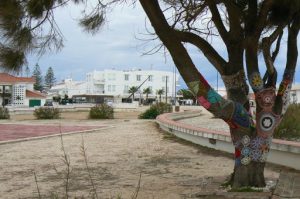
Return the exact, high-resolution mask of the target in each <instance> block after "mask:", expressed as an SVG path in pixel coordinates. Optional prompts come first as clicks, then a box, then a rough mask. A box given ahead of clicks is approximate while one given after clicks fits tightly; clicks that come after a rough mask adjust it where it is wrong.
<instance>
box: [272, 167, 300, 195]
mask: <svg viewBox="0 0 300 199" xmlns="http://www.w3.org/2000/svg"><path fill="white" fill-rule="evenodd" d="M277 198H290V199H291V198H292V199H300V172H281V173H280V176H279V181H278V184H277V186H276V189H275V191H274V195H273V197H272V199H277Z"/></svg>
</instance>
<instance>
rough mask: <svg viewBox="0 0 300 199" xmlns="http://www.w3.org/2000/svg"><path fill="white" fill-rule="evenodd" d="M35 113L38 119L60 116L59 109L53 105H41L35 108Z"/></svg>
mask: <svg viewBox="0 0 300 199" xmlns="http://www.w3.org/2000/svg"><path fill="white" fill-rule="evenodd" d="M33 114H34V116H35V117H36V119H58V118H59V117H60V112H59V109H58V108H53V107H40V108H38V109H35V111H34V113H33Z"/></svg>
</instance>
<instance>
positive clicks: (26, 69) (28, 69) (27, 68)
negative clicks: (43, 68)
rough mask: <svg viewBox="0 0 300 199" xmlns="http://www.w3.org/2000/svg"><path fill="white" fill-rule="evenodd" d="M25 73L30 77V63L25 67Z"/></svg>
mask: <svg viewBox="0 0 300 199" xmlns="http://www.w3.org/2000/svg"><path fill="white" fill-rule="evenodd" d="M25 74H26V77H29V75H30V68H29V67H28V65H27V66H26V68H25Z"/></svg>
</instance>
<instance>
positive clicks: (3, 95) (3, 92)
mask: <svg viewBox="0 0 300 199" xmlns="http://www.w3.org/2000/svg"><path fill="white" fill-rule="evenodd" d="M4 98H5V85H3V86H2V107H3V108H4V106H5V100H4Z"/></svg>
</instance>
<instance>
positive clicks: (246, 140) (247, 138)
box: [242, 135, 250, 146]
mask: <svg viewBox="0 0 300 199" xmlns="http://www.w3.org/2000/svg"><path fill="white" fill-rule="evenodd" d="M242 144H243V145H244V146H248V145H249V144H250V137H249V136H248V135H244V136H243V138H242Z"/></svg>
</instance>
